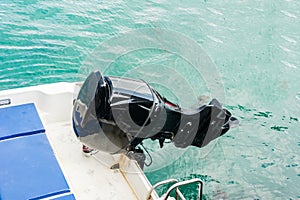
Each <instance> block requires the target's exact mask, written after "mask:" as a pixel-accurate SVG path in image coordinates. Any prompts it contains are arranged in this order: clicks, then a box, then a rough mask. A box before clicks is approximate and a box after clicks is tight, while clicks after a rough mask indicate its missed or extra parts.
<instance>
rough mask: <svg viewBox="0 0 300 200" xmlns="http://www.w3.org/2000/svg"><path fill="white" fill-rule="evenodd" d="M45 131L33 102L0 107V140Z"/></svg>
mask: <svg viewBox="0 0 300 200" xmlns="http://www.w3.org/2000/svg"><path fill="white" fill-rule="evenodd" d="M41 132H45V129H44V127H43V124H42V122H41V120H40V117H39V115H38V113H37V110H36V108H35V106H34V104H33V103H29V104H23V105H19V106H11V107H6V108H0V141H1V140H5V139H9V138H13V137H19V136H24V135H32V134H36V133H41Z"/></svg>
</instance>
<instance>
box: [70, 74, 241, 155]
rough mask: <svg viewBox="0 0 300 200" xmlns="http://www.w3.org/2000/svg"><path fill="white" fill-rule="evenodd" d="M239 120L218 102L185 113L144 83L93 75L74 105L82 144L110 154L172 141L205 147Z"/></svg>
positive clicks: (183, 146)
mask: <svg viewBox="0 0 300 200" xmlns="http://www.w3.org/2000/svg"><path fill="white" fill-rule="evenodd" d="M236 125H238V120H237V119H236V118H235V117H232V116H231V113H230V112H229V111H228V110H226V109H225V108H222V106H221V104H220V103H219V102H218V101H217V100H216V99H213V100H212V101H211V102H210V103H209V104H208V105H204V106H201V107H199V108H197V109H189V110H187V109H182V108H180V107H179V106H178V105H176V104H174V103H172V102H170V101H168V100H167V99H166V98H164V97H162V96H161V95H160V94H159V93H158V92H157V91H156V90H154V89H153V88H152V87H151V86H149V85H148V84H147V83H146V82H144V81H141V80H134V79H127V78H119V77H111V76H109V77H107V76H104V77H103V76H102V75H101V73H100V72H99V71H95V72H92V73H91V74H90V75H89V76H88V77H87V79H86V80H85V82H84V83H83V85H82V88H81V90H80V91H79V94H78V97H77V99H76V100H75V102H74V109H73V127H74V131H75V133H76V135H77V137H78V138H79V139H80V141H81V142H82V143H83V144H85V145H87V146H89V147H91V148H94V149H98V150H101V151H105V152H108V153H121V152H129V151H134V150H135V149H136V148H137V146H138V145H139V144H141V143H142V141H143V140H145V139H148V138H150V139H152V140H158V141H159V143H160V146H161V147H163V144H164V141H165V140H166V139H169V140H171V141H172V142H173V143H174V144H175V146H176V147H180V148H185V147H187V146H190V145H191V146H196V147H200V148H201V147H203V146H205V145H207V144H208V143H209V142H210V141H212V140H214V139H216V138H218V137H219V136H221V135H223V134H225V133H226V132H227V131H228V130H229V129H230V128H231V127H233V126H236Z"/></svg>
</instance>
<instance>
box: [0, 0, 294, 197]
mask: <svg viewBox="0 0 300 200" xmlns="http://www.w3.org/2000/svg"><path fill="white" fill-rule="evenodd" d="M139 30H149V31H150V32H151V31H152V32H151V34H150V35H152V36H153V35H154V36H155V38H156V39H157V40H158V41H160V45H162V44H164V43H165V45H162V46H163V47H162V48H157V47H152V48H148V47H149V45H146V44H144V42H143V37H144V38H145V40H144V41H150V40H149V34H145V35H143V33H145V32H144V31H141V32H139ZM153 30H154V31H153ZM128 32H129V33H131V32H134V35H133V36H134V37H133V39H132V38H131V39H130V40H129V39H128V40H126V38H129V37H126V34H127V33H128ZM139 33H140V35H138V34H139ZM161 33H164V34H161ZM165 33H170V37H169V39H168V38H164V36H165V35H166V34H165ZM122 34H123V36H120V35H122ZM124 34H125V37H124ZM176 34H180V35H181V36H178V35H176ZM174 35H175V36H174ZM122 37H123V38H122ZM120 38H121V40H122V41H121V42H120ZM134 38H137V39H136V40H135V39H134ZM187 38H188V40H187V41H190V42H186V43H185V42H182V41H185V39H187ZM150 39H151V37H150ZM114 41H116V42H115V43H114ZM170 42H171V43H172V45H175V46H172V48H171V49H169V51H168V49H166V48H164V47H166V46H168V44H169V43H170ZM104 43H105V44H106V45H112V48H110V49H109V50H106V52H105V54H102V50H101V48H102V47H103V46H104V45H103V44H104ZM167 43H168V44H167ZM132 44H134V45H133V46H134V48H133V49H130V48H128V47H129V46H130V45H132ZM176 44H177V47H180V48H178V49H179V50H180V51H179V54H176V53H174V51H172V50H174V49H176V48H177V47H176ZM195 44H197V45H198V47H201V49H202V50H203V51H204V52H206V55H207V56H208V57H209V59H210V60H211V61H212V63H213V68H214V70H215V71H217V74H218V77H217V78H216V80H215V81H216V82H218V84H219V85H221V88H222V89H221V91H222V92H221V93H222V95H221V96H222V98H221V101H222V103H223V104H224V105H225V106H226V107H227V108H228V109H229V110H230V111H231V112H232V113H233V114H234V115H235V116H237V117H238V118H239V119H240V126H239V127H238V128H237V129H234V130H230V131H229V132H228V133H227V134H226V135H225V136H223V137H221V138H220V139H218V140H216V141H214V142H212V143H210V144H209V145H208V146H206V147H204V148H202V149H197V148H195V147H190V148H187V149H176V148H173V147H172V146H170V145H167V146H166V148H165V149H159V148H158V147H157V146H155V144H149V146H150V147H149V151H150V153H151V154H152V157H153V164H152V165H151V166H150V167H146V169H145V171H146V175H147V177H148V178H149V180H150V181H151V182H152V183H156V182H158V181H161V180H164V179H167V178H177V179H180V180H186V179H190V178H201V179H202V180H203V181H204V195H205V198H206V199H300V189H299V185H300V2H299V1H297V0H277V1H269V0H252V1H250V0H239V1H229V0H224V1H217V0H204V1H178V0H174V1H165V0H152V1H145V2H142V1H135V0H133V1H118V0H117V1H96V0H90V1H81V0H78V1H71V0H68V1H55V0H44V1H41V0H26V1H8V0H0V90H5V89H11V88H17V87H25V86H31V85H38V84H44V83H53V82H59V81H67V82H70V81H79V80H83V77H84V76H85V75H86V71H88V70H89V69H90V68H99V69H100V70H102V69H104V68H103V67H104V66H101V63H103V60H105V59H107V60H108V61H107V60H106V63H110V64H109V65H108V66H105V73H107V74H110V75H122V76H123V75H124V76H130V77H136V78H143V79H145V80H147V81H149V82H150V83H151V85H153V86H154V87H156V88H157V89H158V90H159V91H160V92H161V93H162V94H163V95H165V96H166V97H168V98H170V99H172V100H174V101H177V103H180V104H181V105H184V106H190V105H192V101H194V98H190V97H191V96H200V95H202V94H204V95H206V96H210V95H212V94H216V95H214V96H218V95H219V94H220V92H216V91H218V89H217V87H216V88H214V87H210V84H211V83H208V82H207V79H206V78H205V77H202V78H201V77H200V76H197V73H194V71H193V67H191V65H192V64H193V62H189V60H187V59H185V58H186V57H189V56H190V58H191V59H193V58H198V57H199V58H200V59H202V56H203V55H202V54H201V52H200V54H199V51H196V50H195V49H194V47H195ZM99 48H100V50H99ZM126 48H127V49H128V51H122V50H123V49H126ZM97 49H98V50H97ZM131 50H132V51H131ZM120 52H121V53H120ZM122 52H123V53H122ZM124 52H125V53H124ZM97 53H99V54H97ZM182 55H185V57H184V56H182ZM106 56H108V57H106ZM99 58H101V61H102V62H101V61H99V62H98V59H99ZM111 58H114V59H113V60H109V59H111ZM202 63H204V65H205V62H202ZM97 65H99V66H97ZM196 67H200V68H201V69H204V71H203V73H200V75H203V74H204V76H206V77H208V76H209V74H211V76H213V77H212V78H215V77H214V76H215V74H214V73H212V72H211V71H210V70H211V69H212V68H209V67H207V66H196ZM169 72H170V73H169ZM171 72H172V73H171ZM172 77H173V78H172ZM174 77H175V78H174ZM177 77H179V79H177ZM199 77H200V78H199ZM210 78H211V77H210ZM151 80H152V81H151ZM212 80H214V79H209V81H212ZM184 81H186V82H184ZM183 83H184V84H183ZM183 86H188V87H189V88H192V90H193V91H194V93H193V95H192V94H191V93H189V92H188V91H187V90H185V89H184V87H183ZM174 91H175V92H174ZM176 91H179V92H180V93H179V94H176ZM191 99H192V101H191ZM196 99H197V98H196ZM189 101H191V102H189ZM186 102H188V103H186ZM156 147H157V148H156ZM147 161H149V158H147ZM165 189H166V188H161V189H159V192H162V191H164V190H165ZM194 189H195V188H194V187H185V188H183V190H184V192H185V193H186V194H187V196H189V197H190V198H193V197H194V196H195V195H196V192H195V191H194Z"/></svg>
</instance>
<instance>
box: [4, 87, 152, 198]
mask: <svg viewBox="0 0 300 200" xmlns="http://www.w3.org/2000/svg"><path fill="white" fill-rule="evenodd" d="M78 87H79V86H78V85H77V84H75V83H56V84H49V85H42V86H34V87H29V88H19V89H13V90H6V91H0V100H3V99H10V101H11V103H10V105H2V106H0V109H2V108H8V107H10V106H15V105H21V104H28V103H33V104H34V105H35V107H36V110H37V113H38V115H39V117H40V119H41V122H42V124H43V126H44V129H45V135H46V137H47V140H48V141H49V143H50V146H51V149H52V152H53V154H54V157H55V158H56V162H57V163H58V164H59V167H60V170H61V171H62V173H63V176H64V178H65V180H66V183H67V185H66V188H68V187H67V186H69V191H68V190H66V191H65V192H61V193H54V194H53V195H52V196H50V197H47V198H48V199H63V198H64V199H74V198H75V199H95V200H96V199H146V196H147V194H148V191H149V190H150V187H151V185H150V183H149V181H148V180H147V178H146V177H145V175H144V173H143V172H142V170H141V169H140V168H139V167H138V165H137V163H136V162H135V161H132V160H129V159H127V158H126V157H125V156H122V155H114V156H112V155H110V154H106V153H103V152H98V153H97V154H95V155H93V156H90V157H87V156H86V155H84V154H83V153H82V145H81V143H80V142H79V141H78V140H77V138H76V136H75V134H74V133H73V129H72V125H71V113H72V101H73V99H74V97H75V96H76V91H78ZM0 126H1V124H0ZM31 142H32V141H31ZM33 145H34V144H33ZM36 151H39V149H38V148H36ZM7 154H8V155H4V154H0V159H1V160H5V159H9V152H8V153H7ZM20 155H21V154H20ZM22 158H24V157H22ZM22 158H21V159H22ZM16 163H17V162H16ZM116 163H119V164H120V169H115V170H112V169H110V167H111V166H112V165H113V164H116ZM11 165H12V166H13V165H14V163H12V164H11ZM24 173H25V174H26V171H25V172H24ZM45 173H47V172H45ZM4 178H7V177H4ZM25 178H27V179H42V178H43V176H41V175H40V174H35V176H32V177H26V175H25ZM2 180H3V179H2ZM2 180H0V181H2ZM4 180H6V179H4ZM1 184H6V183H3V182H2V183H0V186H1ZM24 184H25V183H24ZM19 187H20V188H17V189H16V188H14V189H13V190H14V191H15V192H16V193H17V191H18V190H22V185H19ZM45 187H46V186H45ZM2 189H3V188H0V190H2ZM5 192H6V191H1V193H2V194H1V195H2V197H1V196H0V199H2V200H4V199H5V198H4V197H5V196H3V195H4V194H5ZM152 197H153V199H156V198H157V195H156V193H155V192H154V193H153V195H152ZM45 198H46V197H45ZM15 199H17V198H15Z"/></svg>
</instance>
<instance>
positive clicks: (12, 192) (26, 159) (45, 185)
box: [0, 126, 70, 200]
mask: <svg viewBox="0 0 300 200" xmlns="http://www.w3.org/2000/svg"><path fill="white" fill-rule="evenodd" d="M38 127H39V126H38ZM0 149H1V150H0V199H1V200H6V199H8V200H10V199H14V200H19V199H20V200H24V199H39V198H40V197H50V196H54V195H57V194H62V193H66V192H70V189H69V187H68V184H67V182H66V180H65V178H64V175H63V173H62V171H61V169H60V166H59V164H58V162H57V160H56V158H55V156H54V153H53V151H52V149H51V146H50V144H49V141H48V139H47V137H46V134H45V133H40V134H34V135H29V136H23V137H17V138H11V139H7V140H2V141H0Z"/></svg>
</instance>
